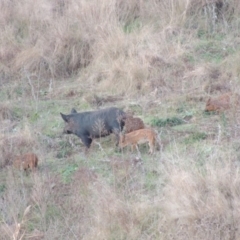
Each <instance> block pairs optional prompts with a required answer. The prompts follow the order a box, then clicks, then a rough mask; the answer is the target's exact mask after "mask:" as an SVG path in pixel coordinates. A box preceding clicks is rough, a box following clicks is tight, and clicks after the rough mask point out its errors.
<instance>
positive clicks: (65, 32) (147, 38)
mask: <svg viewBox="0 0 240 240" xmlns="http://www.w3.org/2000/svg"><path fill="white" fill-rule="evenodd" d="M220 3H221V4H220ZM238 5H239V4H238V2H237V1H233V0H232V1H229V2H225V1H213V2H211V3H208V2H203V1H200V0H192V1H157V0H151V1H135V0H132V1H122V0H117V1H116V0H108V1H107V0H105V1H101V3H100V2H98V1H91V2H89V1H78V2H76V1H71V0H62V1H45V0H44V1H34V3H32V1H9V0H3V1H1V19H0V21H1V26H0V27H1V33H2V34H1V45H0V59H1V62H2V64H1V66H0V67H1V72H2V74H1V75H2V79H3V81H7V80H9V81H13V80H15V79H22V80H23V81H28V79H29V77H30V78H31V79H32V78H33V79H34V78H40V79H41V81H40V82H47V83H49V81H50V79H54V80H56V81H57V80H59V79H63V78H66V77H68V78H69V77H73V76H76V75H79V81H80V82H88V83H90V84H91V86H92V88H96V85H97V89H99V90H104V89H106V88H107V89H109V90H110V91H112V92H116V89H117V91H118V92H127V93H129V94H131V93H133V92H138V93H139V92H140V93H144V92H146V91H152V90H154V87H155V86H154V87H153V86H152V85H156V82H158V85H159V86H158V87H160V88H161V87H163V86H162V85H164V84H165V85H170V86H169V87H171V85H172V84H173V83H172V81H173V82H174V81H175V80H176V79H177V78H178V77H180V76H183V75H184V71H188V70H189V69H188V67H187V66H186V65H183V64H182V60H181V58H183V57H184V53H186V52H188V51H189V44H190V42H191V41H194V37H195V36H196V33H197V32H198V30H201V31H203V32H208V33H209V34H211V33H214V32H215V33H216V32H222V30H223V31H224V34H229V33H231V29H233V28H235V29H236V28H237V29H238V20H237V14H238V9H239V8H238ZM221 27H223V28H224V29H223V28H222V29H221ZM185 34H187V35H185ZM185 36H187V38H186V37H185ZM159 58H160V61H157V65H156V64H153V62H154V61H155V60H156V59H159ZM161 59H162V60H163V61H161ZM178 59H179V60H178ZM155 62H156V61H155ZM166 64H167V66H168V67H166ZM169 68H170V69H169ZM172 69H175V71H172ZM170 70H171V72H172V73H171V74H170ZM11 79H12V80H11ZM161 79H164V80H165V81H166V79H171V80H172V81H171V83H168V82H167V83H166V82H163V83H162V80H161ZM168 81H170V80H168Z"/></svg>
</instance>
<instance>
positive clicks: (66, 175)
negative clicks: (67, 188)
mask: <svg viewBox="0 0 240 240" xmlns="http://www.w3.org/2000/svg"><path fill="white" fill-rule="evenodd" d="M77 169H78V165H77V164H76V163H74V164H68V165H67V166H66V167H65V168H63V169H61V170H60V174H61V175H62V179H63V182H64V183H69V182H70V181H71V176H72V174H73V173H74V172H75V171H76V170H77Z"/></svg>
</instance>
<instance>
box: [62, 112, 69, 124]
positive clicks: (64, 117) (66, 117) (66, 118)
mask: <svg viewBox="0 0 240 240" xmlns="http://www.w3.org/2000/svg"><path fill="white" fill-rule="evenodd" d="M60 114H61V116H62V119H63V120H64V121H65V122H68V121H69V116H68V115H65V114H63V113H60Z"/></svg>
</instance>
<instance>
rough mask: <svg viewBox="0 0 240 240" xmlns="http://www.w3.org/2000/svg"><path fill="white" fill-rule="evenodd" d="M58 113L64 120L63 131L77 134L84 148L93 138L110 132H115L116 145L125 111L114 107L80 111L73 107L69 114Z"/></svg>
mask: <svg viewBox="0 0 240 240" xmlns="http://www.w3.org/2000/svg"><path fill="white" fill-rule="evenodd" d="M60 114H61V116H62V118H63V120H64V121H65V127H64V130H63V133H67V134H75V135H77V136H78V137H79V138H80V139H81V140H82V142H83V144H84V145H85V146H86V150H87V149H89V147H90V146H91V143H92V140H93V139H94V138H100V137H105V136H107V135H110V134H111V133H114V134H115V136H116V139H117V144H116V145H118V143H119V133H120V132H121V131H122V129H123V127H124V123H125V119H126V113H125V112H123V111H122V110H121V109H118V108H115V107H111V108H106V109H102V110H97V111H89V112H80V113H78V112H77V111H76V110H75V109H74V108H73V109H72V111H71V113H70V114H69V115H65V114H62V113H60Z"/></svg>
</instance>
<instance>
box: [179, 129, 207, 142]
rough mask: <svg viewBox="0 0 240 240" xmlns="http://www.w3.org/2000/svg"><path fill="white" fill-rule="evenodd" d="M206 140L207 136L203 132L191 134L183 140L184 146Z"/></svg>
mask: <svg viewBox="0 0 240 240" xmlns="http://www.w3.org/2000/svg"><path fill="white" fill-rule="evenodd" d="M206 138H207V134H206V133H204V132H195V133H193V134H191V135H190V136H188V137H186V138H185V139H184V143H185V144H191V143H194V142H197V141H201V140H204V139H206Z"/></svg>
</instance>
